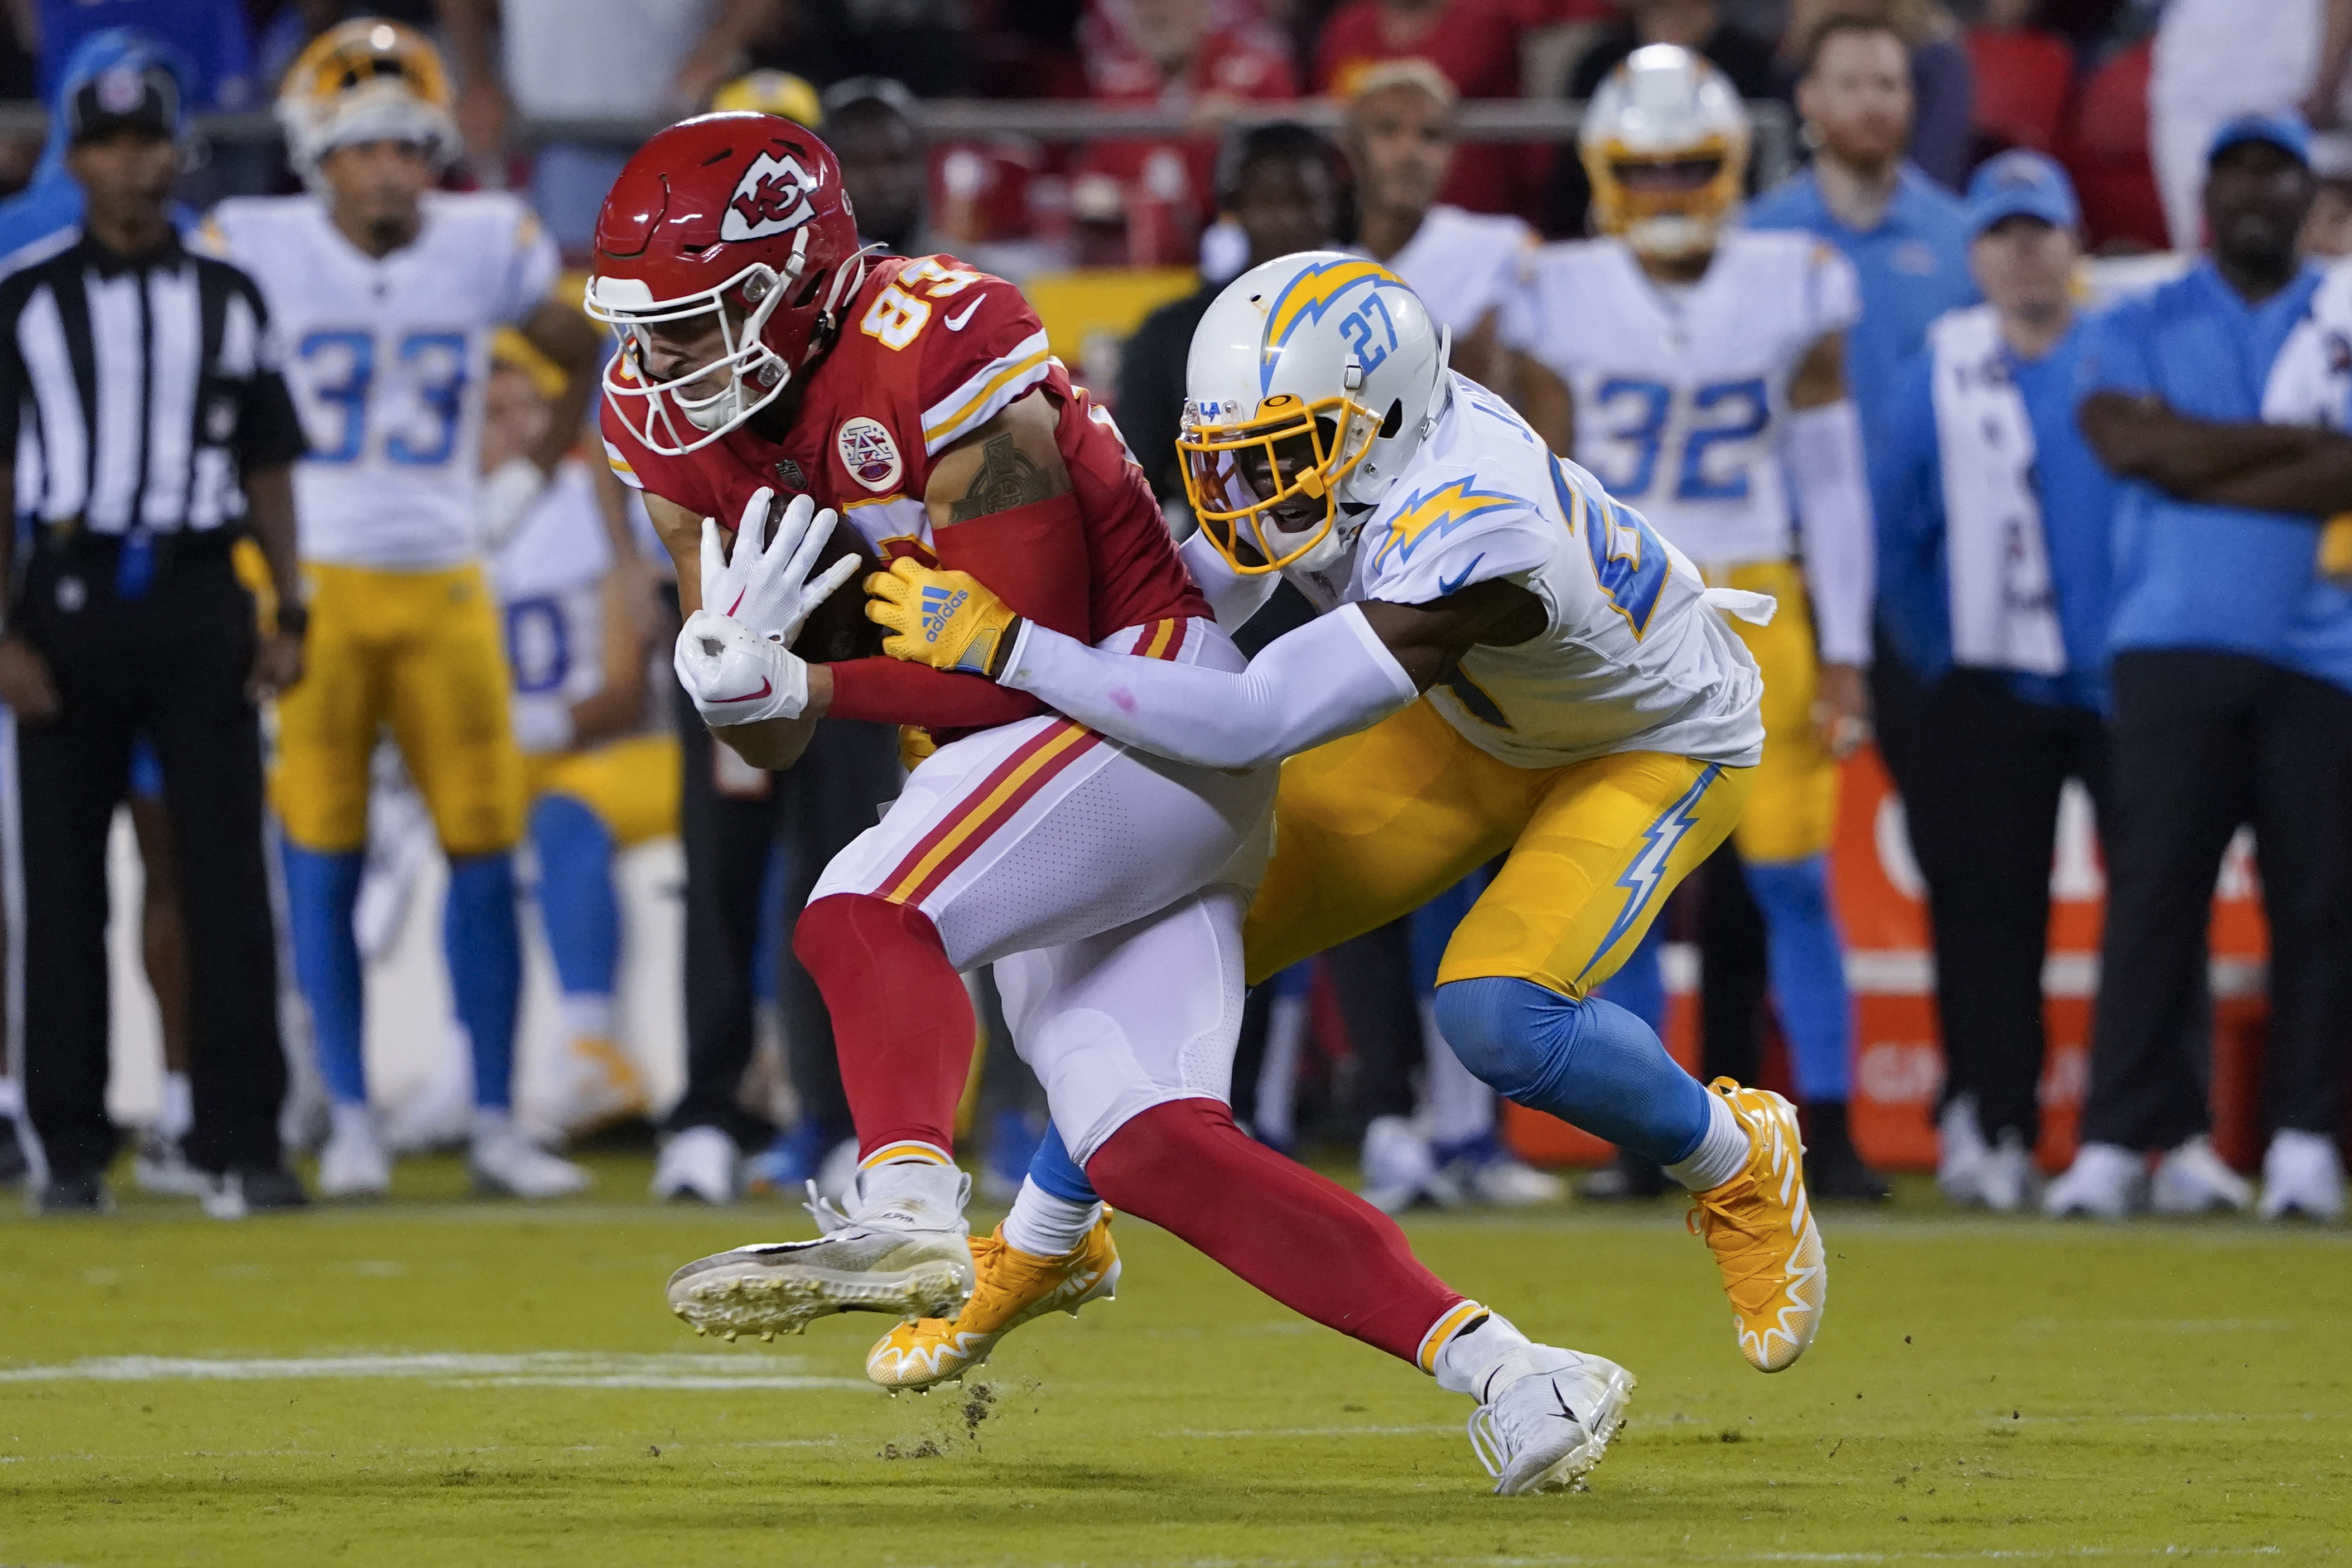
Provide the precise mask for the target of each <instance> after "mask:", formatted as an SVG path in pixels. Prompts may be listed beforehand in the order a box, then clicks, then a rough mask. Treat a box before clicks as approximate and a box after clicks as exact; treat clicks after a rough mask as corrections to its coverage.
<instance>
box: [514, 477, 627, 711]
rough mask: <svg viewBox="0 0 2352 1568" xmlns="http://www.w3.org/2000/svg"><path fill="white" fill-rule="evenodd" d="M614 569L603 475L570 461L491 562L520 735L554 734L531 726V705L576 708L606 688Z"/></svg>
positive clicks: (553, 479) (554, 478) (550, 483)
mask: <svg viewBox="0 0 2352 1568" xmlns="http://www.w3.org/2000/svg"><path fill="white" fill-rule="evenodd" d="M611 570H613V543H612V539H611V537H610V536H609V535H607V534H606V533H605V531H604V512H603V510H602V508H601V507H598V505H597V502H596V481H595V478H594V476H592V475H591V474H590V473H589V472H588V469H587V466H586V465H584V464H583V463H581V462H579V461H578V460H577V459H566V460H565V461H564V462H563V464H562V465H560V466H559V467H558V468H557V469H556V470H555V475H554V477H552V478H551V479H550V480H549V481H548V485H547V488H546V489H544V490H542V491H541V492H540V496H539V499H538V500H537V501H535V502H534V503H532V505H531V508H530V511H529V512H527V513H525V514H524V516H523V520H522V525H521V526H520V528H517V529H516V530H515V534H514V537H513V538H510V539H509V540H508V541H507V544H506V548H505V549H501V550H500V551H499V553H498V554H497V556H495V557H494V558H492V559H491V561H490V584H491V587H492V589H493V590H494V591H496V592H497V594H498V597H499V603H500V604H501V605H502V606H503V607H504V612H505V616H506V629H507V664H508V668H509V671H510V673H511V674H512V675H513V677H514V705H515V709H516V713H515V730H516V733H517V734H520V735H538V734H545V733H548V732H549V731H548V728H547V727H542V726H536V725H533V724H531V723H530V720H529V716H527V715H526V714H525V713H524V712H523V711H522V710H524V709H525V708H527V707H530V706H544V707H551V708H563V709H566V710H568V709H569V708H570V707H571V706H572V704H573V703H576V702H583V701H585V700H586V699H588V698H590V697H593V696H594V695H596V694H597V693H598V692H600V691H603V690H604V578H605V575H606V574H607V573H608V572H610V571H611Z"/></svg>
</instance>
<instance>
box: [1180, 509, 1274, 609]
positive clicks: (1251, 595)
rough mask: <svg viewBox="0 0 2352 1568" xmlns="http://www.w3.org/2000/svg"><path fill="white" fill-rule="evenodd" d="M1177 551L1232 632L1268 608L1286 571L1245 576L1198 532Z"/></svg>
mask: <svg viewBox="0 0 2352 1568" xmlns="http://www.w3.org/2000/svg"><path fill="white" fill-rule="evenodd" d="M1176 553H1177V555H1179V556H1180V557H1181V558H1182V559H1183V561H1184V570H1185V571H1186V572H1187V573H1188V574H1190V575H1191V577H1192V586H1193V587H1195V588H1197V589H1199V590H1200V591H1201V592H1202V596H1203V597H1205V598H1206V599H1207V600H1208V601H1209V608H1210V609H1211V610H1212V611H1213V612H1215V613H1216V617H1217V624H1218V625H1219V626H1220V627H1222V628H1223V630H1224V631H1226V632H1238V631H1240V630H1241V629H1242V628H1243V627H1244V626H1245V625H1247V624H1249V619H1250V617H1251V616H1253V615H1255V614H1256V613H1257V612H1259V611H1261V610H1263V609H1265V601H1267V600H1269V599H1272V598H1273V597H1274V591H1275V588H1276V585H1277V584H1279V583H1280V582H1281V581H1282V574H1281V573H1279V572H1273V571H1267V572H1260V573H1258V574H1257V575H1256V576H1255V577H1244V576H1243V575H1242V574H1241V573H1240V572H1237V571H1235V570H1234V569H1233V568H1232V567H1230V566H1228V565H1226V564H1225V558H1224V557H1223V556H1221V555H1219V554H1218V553H1217V548H1216V546H1214V545H1213V544H1211V543H1210V542H1209V541H1208V540H1207V539H1205V538H1202V537H1201V536H1200V535H1199V534H1198V533H1195V534H1194V535H1193V536H1192V538H1189V539H1186V540H1185V541H1184V542H1183V543H1182V544H1181V545H1179V546H1177V547H1176Z"/></svg>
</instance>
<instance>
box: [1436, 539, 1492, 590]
mask: <svg viewBox="0 0 2352 1568" xmlns="http://www.w3.org/2000/svg"><path fill="white" fill-rule="evenodd" d="M1485 559H1486V551H1485V550H1480V551H1479V552H1478V553H1477V554H1476V555H1474V556H1472V557H1471V558H1470V564H1469V565H1468V566H1465V567H1464V568H1463V569H1462V573H1461V575H1460V576H1458V577H1456V578H1454V580H1453V581H1451V582H1448V581H1447V580H1445V575H1444V573H1443V572H1440V573H1439V574H1438V578H1437V596H1438V597H1439V598H1440V599H1443V598H1444V597H1445V596H1446V595H1448V594H1450V593H1452V592H1454V591H1455V590H1457V589H1459V588H1460V587H1461V586H1462V585H1463V584H1464V583H1465V582H1467V581H1469V580H1470V574H1471V573H1472V572H1474V571H1475V570H1478V563H1479V562H1480V561H1482V560H1485Z"/></svg>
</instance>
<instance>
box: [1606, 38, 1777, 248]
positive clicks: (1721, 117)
mask: <svg viewBox="0 0 2352 1568" xmlns="http://www.w3.org/2000/svg"><path fill="white" fill-rule="evenodd" d="M1576 141H1577V151H1578V152H1579V153H1580V154H1581V156H1582V157H1583V159H1584V168H1585V172H1586V173H1588V174H1589V175H1591V179H1592V215H1593V220H1594V222H1595V224H1596V225H1597V226H1598V227H1599V228H1600V230H1601V233H1603V234H1611V235H1617V236H1618V237H1619V238H1621V239H1622V240H1623V241H1624V242H1625V243H1626V244H1627V245H1630V246H1633V249H1634V250H1636V251H1637V252H1639V253H1640V254H1642V255H1643V256H1659V257H1662V258H1663V257H1675V256H1696V255H1697V254H1699V253H1700V252H1702V251H1706V250H1711V249H1713V248H1714V246H1715V236H1716V235H1717V233H1718V232H1719V231H1720V230H1721V229H1722V227H1723V223H1724V220H1725V219H1726V218H1727V217H1729V216H1730V215H1731V212H1732V209H1733V208H1735V207H1737V206H1738V204H1739V192H1740V182H1741V181H1742V180H1743V179H1744V178H1745V177H1746V175H1747V172H1748V110H1746V108H1744V107H1743V106H1742V105H1741V103H1740V101H1739V94H1738V92H1736V91H1735V90H1733V89H1732V86H1731V82H1730V79H1729V78H1727V77H1726V76H1725V75H1724V74H1723V73H1722V72H1721V71H1719V70H1717V69H1716V68H1715V67H1713V66H1712V65H1709V64H1708V63H1707V62H1706V60H1704V59H1702V58H1700V57H1698V56H1697V55H1695V54H1693V53H1691V51H1690V50H1688V49H1685V48H1683V47H1680V46H1679V45H1675V44H1652V45H1649V46H1648V47H1644V48H1639V49H1635V50H1634V51H1633V53H1632V54H1631V55H1628V56H1627V57H1625V61H1624V63H1623V64H1622V65H1621V66H1619V67H1618V68H1616V69H1615V70H1613V71H1611V72H1610V73H1609V78H1608V79H1607V80H1606V81H1603V82H1602V83H1601V90H1600V91H1598V92H1596V93H1594V94H1593V95H1592V101H1591V104H1589V105H1588V106H1587V107H1586V109H1585V111H1584V123H1583V125H1582V127H1581V128H1580V130H1579V131H1578V132H1577V138H1576Z"/></svg>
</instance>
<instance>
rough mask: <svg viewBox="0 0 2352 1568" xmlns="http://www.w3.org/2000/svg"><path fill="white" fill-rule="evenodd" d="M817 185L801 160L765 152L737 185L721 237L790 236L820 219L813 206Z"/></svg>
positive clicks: (735, 238) (815, 179) (740, 238)
mask: <svg viewBox="0 0 2352 1568" xmlns="http://www.w3.org/2000/svg"><path fill="white" fill-rule="evenodd" d="M816 182H817V177H816V176H815V175H814V174H812V173H810V172H809V171H808V170H807V169H806V168H804V167H803V166H802V163H801V161H800V160H799V159H797V158H794V157H793V156H791V155H790V154H786V155H785V156H783V157H781V158H780V157H778V156H777V155H776V154H774V153H773V152H762V153H761V154H760V155H759V156H758V157H757V158H754V159H752V160H751V167H750V168H748V169H746V170H744V171H743V177H742V178H741V179H740V180H738V181H736V182H735V193H734V194H733V195H731V196H730V197H728V198H727V215H726V216H725V217H723V218H721V219H720V220H719V238H720V239H723V240H747V239H765V238H766V237H767V236H768V235H780V234H790V233H791V232H792V231H793V230H794V229H796V228H798V227H800V226H801V225H803V224H804V223H806V222H808V221H809V220H810V219H811V218H813V217H814V216H816V208H815V207H814V206H812V205H811V204H809V193H810V192H811V191H813V190H814V189H815V188H816Z"/></svg>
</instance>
